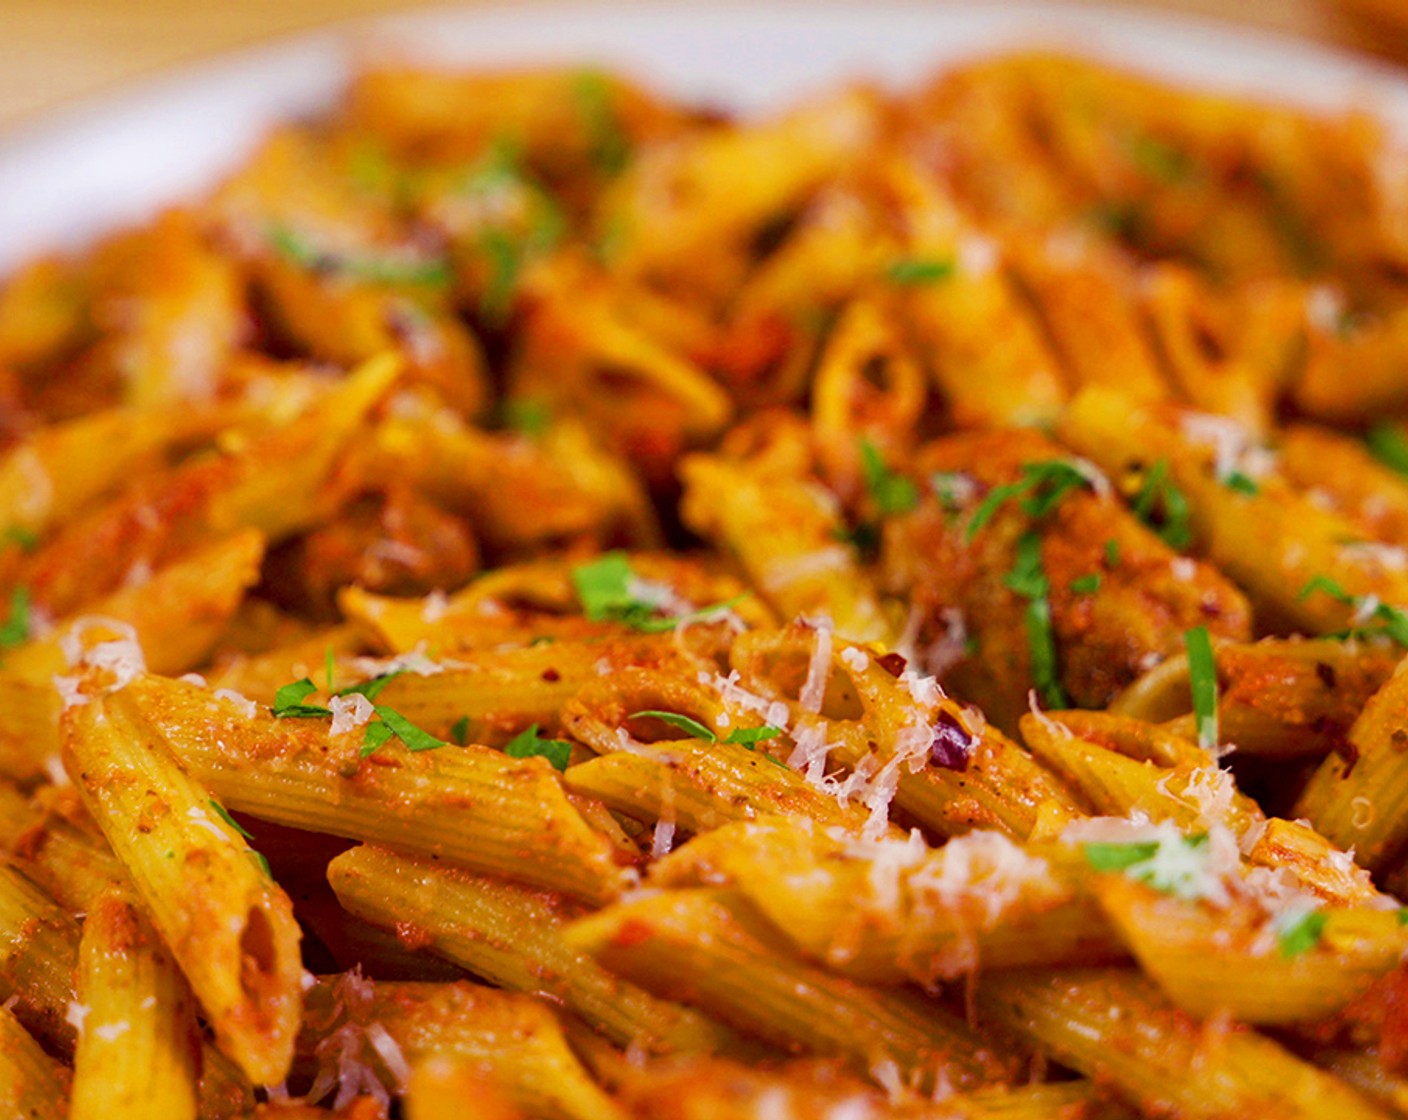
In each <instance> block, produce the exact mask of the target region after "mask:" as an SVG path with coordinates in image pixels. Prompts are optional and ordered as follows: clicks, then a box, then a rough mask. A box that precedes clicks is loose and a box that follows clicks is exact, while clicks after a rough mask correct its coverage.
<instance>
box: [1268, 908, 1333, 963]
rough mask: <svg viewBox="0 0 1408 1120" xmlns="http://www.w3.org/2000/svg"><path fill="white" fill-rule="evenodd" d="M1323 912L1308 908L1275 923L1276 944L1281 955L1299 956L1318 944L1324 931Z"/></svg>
mask: <svg viewBox="0 0 1408 1120" xmlns="http://www.w3.org/2000/svg"><path fill="white" fill-rule="evenodd" d="M1325 920H1326V918H1325V912H1324V911H1323V910H1310V911H1308V912H1306V913H1303V914H1299V915H1297V916H1295V917H1292V918H1290V919H1289V920H1280V921H1277V922H1276V923H1275V928H1276V944H1277V946H1278V947H1279V948H1280V950H1281V955H1282V956H1283V957H1299V956H1301V955H1302V954H1303V953H1308V952H1310V950H1311V949H1314V948H1315V946H1317V945H1319V944H1320V937H1321V935H1322V934H1323V933H1324V932H1325Z"/></svg>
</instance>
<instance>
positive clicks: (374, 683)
mask: <svg viewBox="0 0 1408 1120" xmlns="http://www.w3.org/2000/svg"><path fill="white" fill-rule="evenodd" d="M407 672H409V670H407V669H392V670H390V671H389V672H386V673H381V674H378V675H377V676H375V677H373V678H372V679H371V680H369V681H363V682H362V683H361V684H352V685H348V686H347V687H346V688H344V689H340V690H339V691H338V693H337V695H338V696H351V695H353V694H354V693H358V694H360V695H362V696H365V697H366V698H367V699H368V700H375V699H376V698H377V697H378V696H380V695H381V690H382V689H384V688H385V687H386V686H387V685H389V684H390V683H391V682H392V681H394V680H395V679H396V678H397V677H399V676H402V675H404V674H405V673H407Z"/></svg>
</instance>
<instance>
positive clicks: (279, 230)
mask: <svg viewBox="0 0 1408 1120" xmlns="http://www.w3.org/2000/svg"><path fill="white" fill-rule="evenodd" d="M268 238H269V244H270V245H272V246H273V248H274V251H275V252H277V253H278V254H279V256H281V257H283V258H284V259H285V260H287V261H288V262H290V263H291V264H295V265H297V266H298V267H300V268H305V269H307V270H308V271H310V272H317V273H329V274H333V275H337V276H345V277H348V278H349V279H353V280H363V281H366V282H367V283H371V284H415V285H423V286H426V287H434V288H447V287H449V286H450V284H451V282H452V281H453V280H454V270H453V269H451V267H450V264H449V262H448V261H446V260H443V259H430V260H426V259H418V258H414V257H410V256H407V255H401V256H392V255H384V256H376V255H373V254H365V255H360V256H352V255H348V254H345V253H340V252H326V251H324V250H322V249H319V248H318V247H317V246H316V245H314V244H313V242H312V241H310V240H309V239H308V238H307V237H305V236H304V235H303V234H301V233H299V232H298V231H297V230H295V229H293V228H292V227H290V226H286V225H282V224H275V225H271V226H270V227H269V229H268Z"/></svg>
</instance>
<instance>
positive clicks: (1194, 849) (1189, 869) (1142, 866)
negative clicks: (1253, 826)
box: [1082, 834, 1208, 901]
mask: <svg viewBox="0 0 1408 1120" xmlns="http://www.w3.org/2000/svg"><path fill="white" fill-rule="evenodd" d="M1207 846H1208V838H1207V836H1206V834H1204V835H1200V836H1173V837H1170V838H1168V839H1160V840H1144V841H1135V842H1132V843H1124V844H1121V843H1105V844H1099V843H1091V844H1084V845H1082V847H1083V848H1084V851H1085V859H1086V862H1087V863H1089V864H1090V865H1091V866H1092V867H1093V868H1095V870H1097V871H1108V872H1115V871H1118V872H1120V873H1122V874H1123V875H1124V876H1125V877H1126V878H1129V879H1133V880H1134V881H1135V882H1136V883H1143V884H1144V885H1145V886H1148V887H1152V888H1153V889H1154V890H1156V891H1159V892H1161V893H1163V894H1171V895H1174V896H1175V897H1177V898H1182V899H1187V900H1189V901H1191V900H1193V899H1197V898H1201V897H1202V896H1203V891H1204V890H1205V889H1206V873H1207V859H1208V856H1207Z"/></svg>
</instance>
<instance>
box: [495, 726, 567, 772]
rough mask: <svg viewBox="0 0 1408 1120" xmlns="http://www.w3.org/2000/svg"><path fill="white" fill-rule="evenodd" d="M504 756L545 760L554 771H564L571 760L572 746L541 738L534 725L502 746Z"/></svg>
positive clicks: (559, 740) (557, 740) (558, 740)
mask: <svg viewBox="0 0 1408 1120" xmlns="http://www.w3.org/2000/svg"><path fill="white" fill-rule="evenodd" d="M504 754H506V755H508V756H509V758H546V759H547V760H548V762H549V763H551V764H552V766H553V767H554V768H555V769H558V770H566V769H567V763H568V762H570V761H571V759H572V744H571V743H567V742H564V741H563V740H561V739H544V738H541V737H540V736H539V735H538V725H537V724H536V723H535V724H533V725H532V726H531V727H529V728H527V729H526V730H524V731H522V732H520V733H519V734H518V735H515V736H514V737H513V738H512V739H510V740H509V741H508V742H507V743H506V744H505V745H504Z"/></svg>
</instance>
